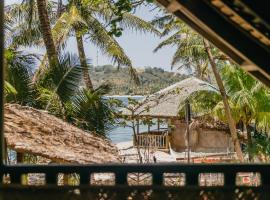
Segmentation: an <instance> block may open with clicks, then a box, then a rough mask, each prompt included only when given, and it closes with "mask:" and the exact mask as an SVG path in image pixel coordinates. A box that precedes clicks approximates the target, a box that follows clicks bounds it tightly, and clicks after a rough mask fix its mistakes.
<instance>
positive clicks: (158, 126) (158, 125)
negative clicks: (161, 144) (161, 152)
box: [157, 118, 160, 131]
mask: <svg viewBox="0 0 270 200" xmlns="http://www.w3.org/2000/svg"><path fill="white" fill-rule="evenodd" d="M157 129H158V131H159V129H160V124H159V118H158V119H157Z"/></svg>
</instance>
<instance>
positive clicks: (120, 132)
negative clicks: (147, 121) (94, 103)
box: [107, 96, 166, 144]
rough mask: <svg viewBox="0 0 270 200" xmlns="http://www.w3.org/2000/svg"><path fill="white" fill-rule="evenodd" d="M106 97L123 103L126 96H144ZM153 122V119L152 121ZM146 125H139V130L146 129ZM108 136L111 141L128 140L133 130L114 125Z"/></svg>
mask: <svg viewBox="0 0 270 200" xmlns="http://www.w3.org/2000/svg"><path fill="white" fill-rule="evenodd" d="M107 98H116V99H118V100H121V101H122V102H123V103H124V104H125V105H127V104H128V98H133V99H135V100H141V99H143V98H144V96H107ZM153 123H155V121H153ZM162 126H164V127H166V124H164V125H161V127H162ZM156 128H157V127H156V126H155V124H154V125H153V126H151V128H150V129H151V130H152V129H156ZM147 130H148V126H147V125H143V124H141V125H140V131H142V132H143V131H147ZM107 135H108V137H109V138H110V139H111V140H112V142H113V143H115V144H116V143H119V142H128V141H131V140H132V137H133V131H132V129H131V128H129V127H121V126H116V127H115V128H114V129H113V130H111V131H110V132H108V133H107Z"/></svg>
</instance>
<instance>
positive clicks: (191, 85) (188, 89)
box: [123, 77, 217, 118]
mask: <svg viewBox="0 0 270 200" xmlns="http://www.w3.org/2000/svg"><path fill="white" fill-rule="evenodd" d="M197 91H215V92H216V91H217V89H216V88H215V87H214V86H213V85H211V84H209V83H207V82H205V81H202V80H200V79H197V78H195V77H191V78H187V79H184V80H182V81H180V82H178V83H175V84H173V85H171V86H169V87H167V88H165V89H163V90H160V91H159V92H157V93H155V94H153V95H151V96H148V97H146V98H145V99H143V100H142V101H141V102H139V105H138V106H137V108H136V112H135V114H134V116H137V115H138V116H149V117H151V118H176V117H178V116H179V110H180V109H181V108H182V107H183V106H184V104H185V100H186V99H187V97H189V96H190V95H191V94H193V93H194V92H197ZM123 114H124V115H131V112H130V111H128V110H123Z"/></svg>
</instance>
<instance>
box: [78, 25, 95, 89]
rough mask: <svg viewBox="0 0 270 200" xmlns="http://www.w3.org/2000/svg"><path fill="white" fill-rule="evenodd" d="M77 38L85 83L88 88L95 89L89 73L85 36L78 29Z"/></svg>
mask: <svg viewBox="0 0 270 200" xmlns="http://www.w3.org/2000/svg"><path fill="white" fill-rule="evenodd" d="M75 30H76V29H75ZM76 40H77V48H78V53H79V57H80V62H81V66H82V68H83V79H84V82H85V85H86V87H87V88H88V89H90V90H93V89H94V87H93V84H92V81H91V78H90V75H89V68H88V65H87V61H86V56H85V52H84V46H83V38H82V36H81V35H80V33H78V31H76Z"/></svg>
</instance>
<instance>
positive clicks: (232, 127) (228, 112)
mask: <svg viewBox="0 0 270 200" xmlns="http://www.w3.org/2000/svg"><path fill="white" fill-rule="evenodd" d="M204 46H205V50H206V53H207V56H208V59H209V62H210V65H211V67H212V70H213V73H214V75H215V78H216V81H217V84H218V87H219V90H220V94H221V96H222V100H223V104H224V109H225V114H226V117H227V120H228V123H229V128H230V132H231V136H232V140H233V144H234V148H235V151H236V154H237V157H238V159H239V160H240V161H241V162H244V156H243V153H242V150H241V146H240V142H239V139H238V136H237V131H236V125H235V122H234V119H233V117H232V113H231V109H230V106H229V102H228V98H227V95H226V92H225V87H224V85H223V82H222V79H221V77H220V74H219V72H218V69H217V66H216V63H215V61H214V59H213V55H212V53H211V49H210V45H209V42H208V41H207V40H204Z"/></svg>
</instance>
